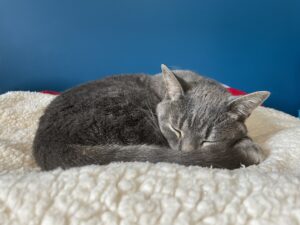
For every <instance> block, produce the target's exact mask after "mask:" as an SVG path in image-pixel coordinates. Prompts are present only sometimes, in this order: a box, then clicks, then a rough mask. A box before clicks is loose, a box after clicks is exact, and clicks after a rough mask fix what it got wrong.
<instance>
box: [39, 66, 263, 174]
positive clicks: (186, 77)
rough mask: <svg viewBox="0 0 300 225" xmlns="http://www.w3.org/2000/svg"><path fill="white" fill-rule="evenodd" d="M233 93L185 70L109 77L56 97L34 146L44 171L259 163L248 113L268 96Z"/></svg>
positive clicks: (47, 110) (258, 149) (167, 70)
mask: <svg viewBox="0 0 300 225" xmlns="http://www.w3.org/2000/svg"><path fill="white" fill-rule="evenodd" d="M268 96H269V92H266V91H260V92H255V93H252V94H248V95H245V96H242V97H232V96H231V94H230V93H229V92H228V91H227V90H226V89H225V88H224V87H223V86H222V85H221V84H219V83H218V82H216V81H214V80H211V79H208V78H204V77H202V76H200V75H198V74H196V73H194V72H191V71H185V70H174V71H171V70H170V69H168V68H167V67H166V66H165V65H162V73H161V74H157V75H155V76H147V75H144V74H137V75H119V76H111V77H107V78H105V79H102V80H97V81H92V82H90V83H87V84H83V85H81V86H78V87H75V88H72V89H70V90H67V91H66V92H64V93H62V94H61V95H59V96H58V97H56V98H55V99H54V100H53V101H52V102H51V103H50V105H49V106H48V107H47V109H46V110H45V113H44V115H43V116H42V117H41V118H40V122H39V127H38V130H37V133H36V136H35V140H34V145H33V150H34V152H33V153H34V157H35V160H36V162H37V164H38V165H39V166H40V167H41V168H42V169H43V170H51V169H55V168H57V167H61V168H64V169H66V168H70V167H75V166H84V165H90V164H99V165H104V164H108V163H110V162H115V161H122V162H133V161H141V162H146V161H148V162H152V163H157V162H169V163H178V164H182V165H186V166H189V165H198V166H205V167H211V166H212V167H216V168H228V169H234V168H239V167H240V166H241V165H245V166H249V165H252V164H258V163H260V162H261V161H262V160H263V158H264V155H263V152H262V150H261V149H260V147H259V146H258V145H257V144H255V143H254V142H253V141H252V140H251V138H249V137H248V136H247V128H246V126H245V124H244V122H245V119H246V118H247V117H249V115H250V113H251V112H252V111H253V110H254V109H255V108H256V107H257V106H259V105H260V104H261V103H262V102H263V101H264V100H265V99H266V98H267V97H268Z"/></svg>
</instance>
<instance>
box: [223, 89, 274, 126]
mask: <svg viewBox="0 0 300 225" xmlns="http://www.w3.org/2000/svg"><path fill="white" fill-rule="evenodd" d="M269 96H270V92H268V91H257V92H253V93H251V94H247V95H243V96H240V97H236V98H234V100H232V101H230V103H229V105H228V106H229V114H230V115H231V116H232V117H233V118H236V119H241V120H245V119H246V118H248V117H249V116H250V114H251V113H252V111H253V110H254V109H255V108H256V107H258V106H259V105H261V104H262V103H263V102H264V101H265V100H266V99H267V98H268V97H269Z"/></svg>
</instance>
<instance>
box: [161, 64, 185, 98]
mask: <svg viewBox="0 0 300 225" xmlns="http://www.w3.org/2000/svg"><path fill="white" fill-rule="evenodd" d="M161 71H162V76H163V79H164V82H165V85H166V89H167V92H166V94H167V96H168V97H169V98H171V99H172V100H176V99H179V98H180V96H182V95H183V89H182V87H181V84H180V83H179V81H178V80H177V78H176V76H175V75H174V73H173V72H172V71H171V70H170V69H169V68H168V67H167V66H166V65H164V64H161Z"/></svg>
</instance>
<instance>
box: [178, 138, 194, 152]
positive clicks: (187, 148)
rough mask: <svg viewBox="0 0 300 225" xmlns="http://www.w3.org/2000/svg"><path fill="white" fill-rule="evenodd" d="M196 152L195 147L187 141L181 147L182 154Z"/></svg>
mask: <svg viewBox="0 0 300 225" xmlns="http://www.w3.org/2000/svg"><path fill="white" fill-rule="evenodd" d="M193 150H194V145H193V144H192V143H191V142H188V141H185V142H183V143H182V145H181V151H182V152H191V151H193Z"/></svg>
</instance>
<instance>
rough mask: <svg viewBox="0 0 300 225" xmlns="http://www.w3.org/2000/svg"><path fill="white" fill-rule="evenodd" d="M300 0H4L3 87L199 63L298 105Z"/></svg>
mask: <svg viewBox="0 0 300 225" xmlns="http://www.w3.org/2000/svg"><path fill="white" fill-rule="evenodd" d="M299 12H300V1H299V0H286V1H283V0H281V1H279V0H252V1H240V0H205V1H204V0H190V1H188V0H185V1H184V0H181V1H179V0H118V1H117V0H98V1H96V0H88V1H84V0H82V1H79V0H44V1H43V0H26V1H24V0H0V92H1V93H3V92H6V91H8V90H43V89H51V90H57V91H61V90H64V89H66V88H69V87H71V86H73V85H76V84H78V83H81V82H85V81H87V80H92V79H97V78H99V77H101V76H103V75H107V74H114V73H129V72H146V73H157V72H159V69H160V64H161V63H165V64H167V65H170V66H175V67H179V68H188V69H192V70H196V71H198V72H199V73H202V74H204V75H208V76H211V77H213V78H215V79H217V80H219V81H222V82H224V83H226V84H228V85H231V86H233V87H236V88H239V89H242V90H245V91H248V92H250V91H255V90H270V91H271V92H272V96H271V98H270V99H269V100H268V101H267V103H266V105H267V106H271V107H275V108H278V109H280V110H283V111H286V112H288V113H292V114H294V115H296V113H297V109H299V108H300V91H298V87H299V85H300V13H299Z"/></svg>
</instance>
